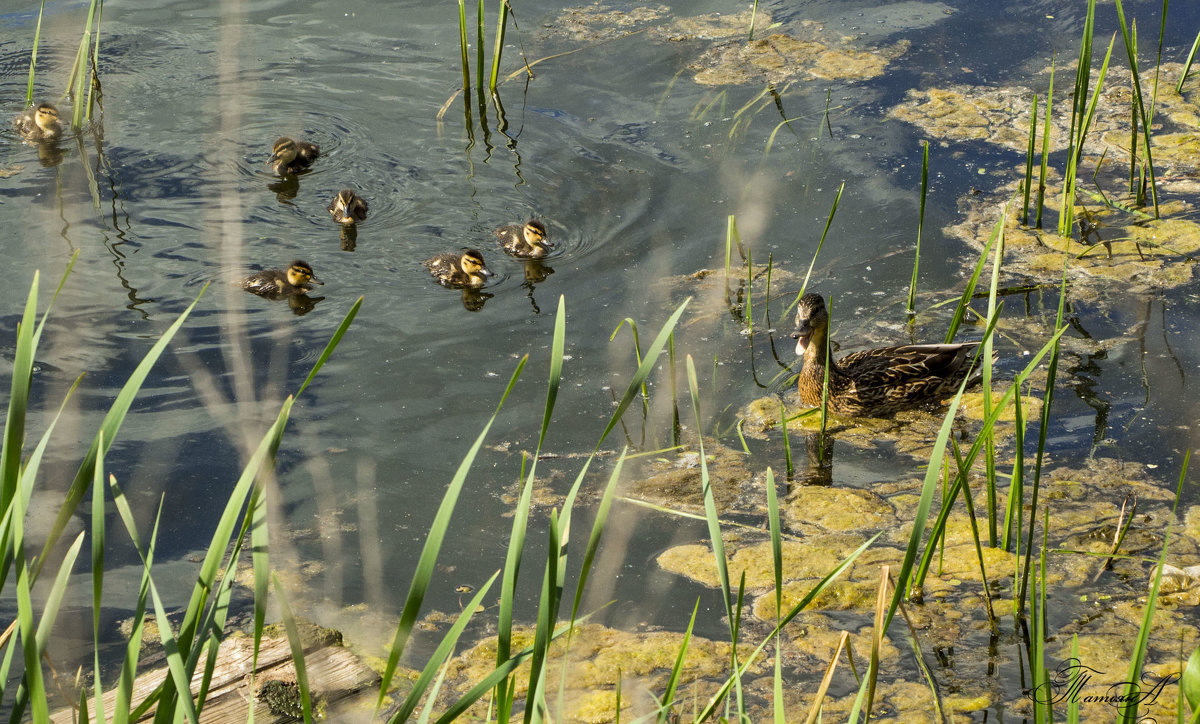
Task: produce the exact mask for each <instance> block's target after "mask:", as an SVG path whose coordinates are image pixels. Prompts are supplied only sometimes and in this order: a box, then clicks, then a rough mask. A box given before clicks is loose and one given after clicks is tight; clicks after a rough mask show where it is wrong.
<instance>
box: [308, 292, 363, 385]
mask: <svg viewBox="0 0 1200 724" xmlns="http://www.w3.org/2000/svg"><path fill="white" fill-rule="evenodd" d="M362 303H363V298H362V297H359V298H358V299H355V300H354V304H351V305H350V311H348V312H346V316H345V317H343V318H342V323H341V324H339V325H338V327H337V329H336V330H334V332H333V336H332V337H330V338H329V342H327V343H326V344H325V349H323V350H321V354H320V356H319V357H317V361H316V362H314V363H313V366H312V369H311V370H309V373H308V377H305V378H304V382H303V383H302V384H301V385H300V389H298V390H296V394H295V395H294V396H295V397H299V396H300V395H301V394H303V392H304V390H305V389H307V388H308V384H309V383H310V382H312V381H313V379H314V378H315V377H316V376H317V373H318V372H320V371H321V367H323V366H324V365H325V362H326V360H328V359H329V356H330V355H332V354H333V350H335V349H337V346H338V343H339V342H341V341H342V336H343V335H345V334H346V330H347V329H349V328H350V323H351V322H353V321H354V318H355V317H356V316H358V310H359V309H361V308H362Z"/></svg>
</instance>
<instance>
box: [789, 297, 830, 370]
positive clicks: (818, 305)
mask: <svg viewBox="0 0 1200 724" xmlns="http://www.w3.org/2000/svg"><path fill="white" fill-rule="evenodd" d="M828 326H829V312H827V311H826V310H825V300H824V299H823V298H822V297H821V295H820V294H814V293H811V292H810V293H808V294H805V295H804V296H803V297H800V304H799V306H797V307H796V332H795V333H794V334H792V337H793V338H794V339H795V340H796V354H799V355H803V354H804V350H806V349H808V346H809V343H811V342H812V338H813V334H814V333H815V332H816V331H817V330H824V329H825V328H826V327H828Z"/></svg>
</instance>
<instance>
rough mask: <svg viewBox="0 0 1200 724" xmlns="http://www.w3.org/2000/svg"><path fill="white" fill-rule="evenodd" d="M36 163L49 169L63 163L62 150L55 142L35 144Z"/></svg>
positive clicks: (48, 141)
mask: <svg viewBox="0 0 1200 724" xmlns="http://www.w3.org/2000/svg"><path fill="white" fill-rule="evenodd" d="M37 155H38V163H40V164H41V165H42V166H45V167H46V168H51V167H54V166H57V165H59V164H60V163H62V162H63V158H64V156H63V150H62V148H61V147H59V145H58V142H57V141H53V140H46V141H38V142H37Z"/></svg>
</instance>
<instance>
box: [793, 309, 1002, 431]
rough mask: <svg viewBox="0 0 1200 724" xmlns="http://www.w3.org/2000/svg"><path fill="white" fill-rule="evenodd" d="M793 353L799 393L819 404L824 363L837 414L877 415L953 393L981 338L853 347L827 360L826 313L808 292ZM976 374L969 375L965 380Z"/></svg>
mask: <svg viewBox="0 0 1200 724" xmlns="http://www.w3.org/2000/svg"><path fill="white" fill-rule="evenodd" d="M796 327H797V332H796V334H795V335H794V336H795V337H796V339H797V340H798V342H797V344H796V352H797V354H802V355H804V368H803V369H802V370H801V372H800V378H799V383H798V387H799V391H800V399H801V400H803V401H804V404H806V405H811V406H813V407H818V406H820V404H821V391H822V387H823V385H824V381H825V376H826V369H828V376H829V409H830V410H831V411H832V412H833V413H835V414H838V415H852V416H853V415H863V416H868V417H881V416H886V415H890V414H893V413H895V412H897V411H899V410H903V409H909V408H914V407H921V406H923V405H928V404H932V403H937V402H940V401H941V400H944V399H946V398H947V397H950V396H952V395H954V394H955V393H956V392H957V391H958V388H959V385H961V384H962V381H963V379H964V378H966V377H967V376H968V375H970V374H971V373H972V371H973V369H974V367H973V361H974V360H975V353H976V348H978V347H979V342H964V343H961V344H909V345H901V346H897V347H881V348H879V349H869V350H864V351H862V352H855V353H854V354H850V355H847V356H845V357H843V358H842V359H840V360H838V361H837V362H836V363H835V362H833V360H832V359H830V361H829V365H828V367H827V366H826V362H825V358H826V355H827V349H828V345H829V336H828V335H829V313H828V312H827V311H826V309H825V300H824V299H822V298H821V296H820V295H819V294H806V295H804V297H803V298H802V299H801V300H800V306H799V308H798V309H797V311H796ZM976 381H978V380H977V378H976V379H972V380H971V381H970V382H969V384H974V383H975V382H976Z"/></svg>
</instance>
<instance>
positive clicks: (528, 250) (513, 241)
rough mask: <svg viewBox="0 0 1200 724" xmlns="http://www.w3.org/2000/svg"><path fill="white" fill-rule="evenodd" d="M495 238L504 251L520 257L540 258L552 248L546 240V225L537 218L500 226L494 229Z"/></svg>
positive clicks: (552, 245)
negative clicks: (522, 222) (498, 240)
mask: <svg viewBox="0 0 1200 724" xmlns="http://www.w3.org/2000/svg"><path fill="white" fill-rule="evenodd" d="M496 238H498V239H500V246H503V247H504V250H505V251H507V252H508V253H509V254H512V255H513V256H515V257H519V258H521V259H540V258H542V257H544V256H546V254H547V253H549V252H550V250H551V249H553V248H554V244H551V243H550V242H549V241H547V240H546V225H545V224H543V223H542V222H540V221H538V220H537V219H530V220H529V221H526V222H525V223H524V224H508V225H507V226H501V227H500V228H499V229H496Z"/></svg>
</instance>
